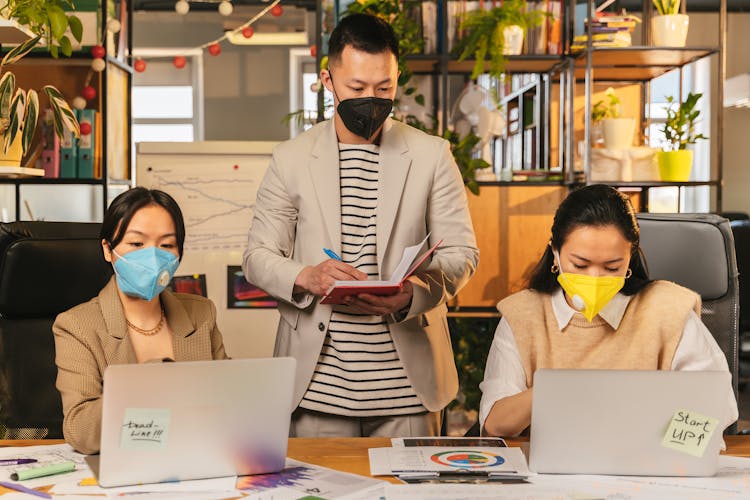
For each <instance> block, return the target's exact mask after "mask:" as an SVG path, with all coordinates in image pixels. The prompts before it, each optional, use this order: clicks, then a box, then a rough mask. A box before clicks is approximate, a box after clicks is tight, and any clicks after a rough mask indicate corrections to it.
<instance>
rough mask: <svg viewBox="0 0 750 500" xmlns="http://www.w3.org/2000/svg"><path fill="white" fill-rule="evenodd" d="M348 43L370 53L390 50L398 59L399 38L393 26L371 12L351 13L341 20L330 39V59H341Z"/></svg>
mask: <svg viewBox="0 0 750 500" xmlns="http://www.w3.org/2000/svg"><path fill="white" fill-rule="evenodd" d="M347 45H349V46H351V47H352V48H354V49H357V50H360V51H362V52H367V53H368V54H380V53H381V52H385V51H387V50H389V51H391V52H392V53H393V55H394V56H396V60H398V38H396V34H395V33H394V32H393V28H392V27H391V25H390V24H388V23H387V22H385V21H383V20H382V19H380V18H379V17H375V16H372V15H370V14H349V15H348V16H346V17H344V18H343V19H341V21H339V23H338V24H337V25H336V27H335V28H334V29H333V33H331V37H330V38H329V40H328V60H329V61H338V60H340V59H341V53H342V52H343V51H344V47H346V46H347ZM329 65H330V62H329Z"/></svg>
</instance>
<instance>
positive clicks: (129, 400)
mask: <svg viewBox="0 0 750 500" xmlns="http://www.w3.org/2000/svg"><path fill="white" fill-rule="evenodd" d="M295 367H296V362H295V360H294V359H292V358H268V359H265V358H264V359H234V360H223V361H190V362H179V363H154V364H139V365H135V364H133V365H111V366H109V367H107V369H106V371H105V372H104V395H103V411H102V435H101V451H100V455H99V457H98V458H99V463H98V471H97V470H96V468H97V467H96V464H95V463H93V464H92V469H94V473H95V474H96V475H97V479H98V480H99V484H100V485H101V486H104V487H110V486H126V485H132V484H143V483H157V482H165V481H176V480H185V479H202V478H212V477H223V476H233V475H245V474H259V473H266V472H277V471H279V470H281V469H282V468H283V467H284V460H285V457H286V449H287V439H288V435H289V419H290V415H291V412H292V397H293V396H292V393H293V387H294V372H295Z"/></svg>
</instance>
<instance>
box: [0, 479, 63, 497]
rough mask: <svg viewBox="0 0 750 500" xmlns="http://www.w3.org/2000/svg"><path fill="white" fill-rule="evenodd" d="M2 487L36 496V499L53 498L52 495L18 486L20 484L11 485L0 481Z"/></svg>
mask: <svg viewBox="0 0 750 500" xmlns="http://www.w3.org/2000/svg"><path fill="white" fill-rule="evenodd" d="M0 486H2V487H3V488H8V489H9V490H14V491H20V492H21V493H26V494H27V495H34V496H36V497H41V498H52V495H50V494H49V493H45V492H43V491H39V490H34V489H31V488H27V487H26V486H24V485H22V484H18V483H9V482H7V481H0Z"/></svg>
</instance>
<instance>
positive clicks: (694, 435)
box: [661, 409, 719, 457]
mask: <svg viewBox="0 0 750 500" xmlns="http://www.w3.org/2000/svg"><path fill="white" fill-rule="evenodd" d="M718 425H719V419H717V418H713V417H707V416H706V415H701V414H700V413H696V412H694V411H690V410H685V409H680V410H677V411H676V412H675V414H674V415H672V420H670V421H669V426H668V427H667V432H666V433H665V434H664V439H662V441H661V445H662V446H664V447H665V448H671V449H673V450H677V451H681V452H683V453H687V454H689V455H693V456H695V457H702V456H703V453H704V452H705V451H706V446H708V442H709V441H711V436H712V435H713V433H714V431H715V430H716V427H717V426H718Z"/></svg>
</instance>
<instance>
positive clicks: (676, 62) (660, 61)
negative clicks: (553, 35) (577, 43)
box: [565, 0, 727, 212]
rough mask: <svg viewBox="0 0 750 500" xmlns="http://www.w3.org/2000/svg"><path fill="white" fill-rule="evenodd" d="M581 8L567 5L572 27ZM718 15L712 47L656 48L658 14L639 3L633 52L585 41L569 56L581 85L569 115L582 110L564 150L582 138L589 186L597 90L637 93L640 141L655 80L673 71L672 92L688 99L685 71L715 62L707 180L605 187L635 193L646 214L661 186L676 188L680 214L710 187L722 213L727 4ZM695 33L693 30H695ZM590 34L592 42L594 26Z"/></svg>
mask: <svg viewBox="0 0 750 500" xmlns="http://www.w3.org/2000/svg"><path fill="white" fill-rule="evenodd" d="M580 3H581V2H577V1H576V0H569V3H568V10H569V12H570V17H571V21H572V23H573V24H575V16H576V5H577V4H580ZM583 3H584V4H585V6H586V10H585V16H586V17H587V18H591V17H592V12H593V10H594V8H595V2H593V1H588V0H586V1H584V2H583ZM688 7H689V5H688ZM718 11H719V16H718V18H719V21H718V26H717V29H718V33H719V37H718V40H719V41H718V44H717V45H714V46H690V45H688V46H686V47H657V46H652V40H651V32H650V26H649V21H650V19H651V18H652V17H653V15H655V11H654V8H653V6H652V2H651V1H650V0H643V1H642V3H641V15H642V25H641V37H640V40H635V39H634V40H633V45H631V46H629V47H595V46H593V45H592V44H591V42H587V44H586V47H585V48H584V49H583V50H581V51H578V52H571V53H570V54H569V57H570V58H571V59H573V61H574V62H573V70H572V71H573V78H572V80H573V82H574V83H577V85H576V86H575V87H574V88H577V89H580V90H581V92H580V93H577V95H576V94H574V96H573V100H572V101H571V102H570V103H569V105H570V106H571V112H572V110H573V108H574V107H575V108H578V109H580V113H581V115H582V116H580V115H579V116H577V117H576V118H575V119H574V127H573V128H574V130H573V133H572V134H571V135H570V137H568V141H569V142H568V143H567V144H566V145H565V148H566V149H567V150H569V151H575V150H576V149H575V148H576V143H575V142H576V137H578V138H582V139H583V144H584V154H583V165H582V167H583V172H582V173H583V179H582V181H583V182H585V183H587V184H590V183H592V182H593V180H592V163H591V159H592V147H593V141H592V139H591V137H592V132H593V124H592V122H591V108H592V105H593V100H594V97H593V95H594V90H595V85H600V86H602V85H603V86H609V85H620V86H631V87H632V88H635V89H637V90H636V92H637V99H636V100H637V102H636V103H635V104H632V105H631V106H630V109H631V110H633V111H635V112H636V116H635V117H636V123H637V132H638V133H639V134H640V135H641V136H642V137H646V138H647V137H648V130H649V126H650V125H651V118H650V116H649V114H648V113H647V109H648V106H649V102H650V99H651V96H652V82H653V80H654V79H656V78H658V77H660V76H663V75H665V74H667V73H669V72H673V71H676V72H678V77H679V78H678V79H679V84H678V86H677V87H678V88H675V89H674V91H673V95H675V96H677V97H680V96H681V97H684V96H685V95H686V94H687V90H686V89H683V86H684V85H683V80H684V78H683V73H684V72H685V70H686V68H688V67H689V66H691V65H693V64H694V63H696V62H698V61H701V60H705V59H708V58H713V59H714V60H716V61H717V66H718V78H717V80H716V86H715V87H712V90H711V91H712V93H715V94H714V97H713V98H711V100H708V99H706V100H704V102H702V103H701V109H703V110H708V111H709V112H708V113H703V114H702V116H707V115H708V116H710V119H711V123H712V125H713V126H712V127H711V129H712V131H711V133H710V134H709V135H710V139H709V141H707V142H708V143H710V149H711V152H710V161H711V164H712V167H711V169H710V173H709V175H708V176H707V177H704V176H701V177H699V178H698V179H694V178H691V181H689V182H663V181H659V180H656V179H654V180H643V181H629V182H627V181H622V180H618V179H611V180H605V181H601V182H605V183H606V184H609V185H612V186H614V187H617V188H619V189H623V190H626V191H628V192H630V193H637V199H638V206H639V208H640V209H641V210H642V211H648V209H649V190H650V189H653V188H663V187H674V188H677V207H678V210H679V207H680V199H681V198H682V197H684V196H685V194H686V193H687V192H689V190H694V189H696V188H709V189H710V190H711V196H710V197H711V210H712V211H714V212H721V210H722V185H723V181H722V177H723V167H722V152H721V149H722V132H723V131H722V127H723V106H722V105H721V102H722V101H723V85H724V80H725V76H726V75H725V73H726V72H725V65H726V62H725V57H726V56H725V52H726V19H727V2H726V0H720V1H719V2H718ZM579 12H580V11H579ZM691 29H694V28H692V27H691ZM587 33H588V35H589V39H590V38H591V32H590V27H589V30H588V31H587ZM712 85H713V84H712ZM581 101H583V105H580V102H581ZM576 104H578V105H576ZM694 170H695V165H694ZM575 175H576V173H575V172H574V171H573V170H570V171H569V172H568V177H567V179H568V182H570V183H574V181H575V179H574V178H575Z"/></svg>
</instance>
